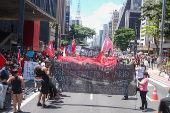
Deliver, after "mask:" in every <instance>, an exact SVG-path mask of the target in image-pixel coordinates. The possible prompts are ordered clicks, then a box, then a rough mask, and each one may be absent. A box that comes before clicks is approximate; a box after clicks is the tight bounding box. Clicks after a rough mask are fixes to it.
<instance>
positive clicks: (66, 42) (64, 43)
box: [61, 40, 69, 47]
mask: <svg viewBox="0 0 170 113" xmlns="http://www.w3.org/2000/svg"><path fill="white" fill-rule="evenodd" d="M68 45H69V43H68V41H65V40H61V46H62V47H64V46H68Z"/></svg>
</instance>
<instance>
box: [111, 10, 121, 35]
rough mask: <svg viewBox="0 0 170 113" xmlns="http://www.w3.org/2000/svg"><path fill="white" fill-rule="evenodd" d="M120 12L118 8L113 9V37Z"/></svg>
mask: <svg viewBox="0 0 170 113" xmlns="http://www.w3.org/2000/svg"><path fill="white" fill-rule="evenodd" d="M122 8H123V7H122ZM119 14H120V13H119V12H118V11H117V10H115V11H113V15H112V37H113V36H114V33H115V30H116V26H117V24H118V21H119Z"/></svg>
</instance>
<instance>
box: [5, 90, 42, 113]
mask: <svg viewBox="0 0 170 113" xmlns="http://www.w3.org/2000/svg"><path fill="white" fill-rule="evenodd" d="M38 94H39V92H36V93H34V94H33V95H31V96H30V97H28V98H27V99H26V100H24V101H23V102H22V103H21V108H22V107H23V106H25V105H26V104H27V103H28V102H30V101H31V100H32V99H33V98H34V97H36V96H37V95H38ZM16 108H18V105H17V106H16ZM13 112H14V110H13V109H12V110H11V111H9V112H8V113H13Z"/></svg>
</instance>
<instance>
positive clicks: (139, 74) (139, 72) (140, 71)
mask: <svg viewBox="0 0 170 113" xmlns="http://www.w3.org/2000/svg"><path fill="white" fill-rule="evenodd" d="M136 70H137V71H138V78H143V72H144V71H145V68H144V67H139V68H137V69H136Z"/></svg>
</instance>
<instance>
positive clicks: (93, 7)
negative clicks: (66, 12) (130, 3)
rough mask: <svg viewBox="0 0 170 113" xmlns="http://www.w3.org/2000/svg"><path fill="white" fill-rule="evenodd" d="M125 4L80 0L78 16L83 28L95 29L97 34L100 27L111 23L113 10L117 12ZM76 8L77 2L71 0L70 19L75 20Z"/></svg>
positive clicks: (105, 0)
mask: <svg viewBox="0 0 170 113" xmlns="http://www.w3.org/2000/svg"><path fill="white" fill-rule="evenodd" d="M125 2H126V0H80V11H81V12H80V15H81V20H82V24H83V26H85V27H90V28H92V29H95V30H96V33H97V34H98V32H99V30H101V29H102V25H103V24H107V23H108V22H109V21H111V15H112V14H111V13H112V12H113V10H118V11H119V9H120V8H121V7H122V5H123V3H125ZM77 8H78V0H72V6H71V16H72V19H75V16H76V13H77ZM89 41H90V40H88V42H89Z"/></svg>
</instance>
